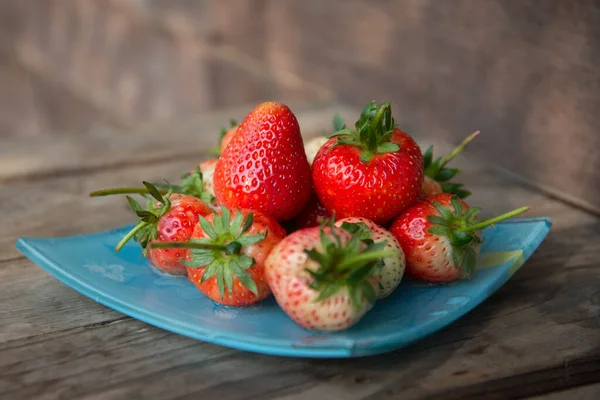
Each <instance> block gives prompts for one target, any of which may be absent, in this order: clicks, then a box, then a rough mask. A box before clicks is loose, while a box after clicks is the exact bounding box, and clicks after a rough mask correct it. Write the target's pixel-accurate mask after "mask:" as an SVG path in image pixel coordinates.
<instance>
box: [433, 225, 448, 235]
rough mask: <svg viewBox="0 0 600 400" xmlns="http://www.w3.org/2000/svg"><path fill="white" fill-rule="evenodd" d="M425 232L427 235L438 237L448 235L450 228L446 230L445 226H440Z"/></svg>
mask: <svg viewBox="0 0 600 400" xmlns="http://www.w3.org/2000/svg"><path fill="white" fill-rule="evenodd" d="M427 231H428V232H429V233H433V234H434V235H438V236H448V235H450V228H448V227H446V226H441V225H436V226H432V227H431V228H429V229H428V230H427Z"/></svg>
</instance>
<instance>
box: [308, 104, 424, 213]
mask: <svg viewBox="0 0 600 400" xmlns="http://www.w3.org/2000/svg"><path fill="white" fill-rule="evenodd" d="M312 168H313V169H312V174H313V182H314V185H315V191H316V193H317V195H318V197H319V200H320V201H321V203H322V204H323V206H325V208H326V209H327V211H328V212H329V213H331V214H334V213H335V215H336V217H338V218H347V217H364V218H367V219H370V220H372V221H373V222H375V223H377V224H379V225H383V224H385V223H386V222H387V221H389V220H391V219H392V218H394V217H395V216H397V215H398V214H400V213H401V212H402V211H403V210H404V209H406V208H407V207H409V206H411V205H412V204H413V203H414V202H415V201H416V200H417V197H418V195H419V191H420V189H421V184H422V181H423V156H422V155H421V151H420V149H419V146H418V145H417V144H416V143H415V141H414V140H413V139H412V138H411V137H410V136H409V135H408V134H406V133H404V132H402V131H401V130H400V129H398V128H396V126H395V122H394V119H393V118H392V113H391V108H390V103H384V104H382V105H377V104H375V103H374V102H371V103H369V104H368V105H367V106H366V107H365V109H364V110H363V111H362V113H361V117H360V119H359V120H358V121H357V122H356V131H353V130H350V129H347V128H345V129H342V130H340V131H338V132H336V133H334V134H333V135H332V138H331V139H330V140H329V141H328V142H327V143H326V144H325V145H324V146H323V147H321V150H319V152H318V153H317V156H316V158H315V160H314V162H313V167H312Z"/></svg>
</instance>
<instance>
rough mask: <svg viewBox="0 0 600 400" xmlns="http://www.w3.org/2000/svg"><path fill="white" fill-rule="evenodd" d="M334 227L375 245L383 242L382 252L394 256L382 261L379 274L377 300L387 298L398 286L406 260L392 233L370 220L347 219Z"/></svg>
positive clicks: (359, 218) (337, 222) (338, 222)
mask: <svg viewBox="0 0 600 400" xmlns="http://www.w3.org/2000/svg"><path fill="white" fill-rule="evenodd" d="M335 226H339V227H341V228H343V229H346V230H348V231H349V232H350V233H355V232H359V231H360V233H361V235H362V236H361V237H362V238H363V239H372V240H373V241H374V242H375V243H382V242H385V243H386V244H385V247H384V248H383V249H384V251H390V252H392V253H393V254H394V255H392V256H390V257H386V258H384V259H383V265H382V266H381V271H380V274H379V290H377V298H378V299H383V298H385V297H387V296H389V295H390V294H391V293H392V292H393V291H394V290H396V288H397V287H398V285H399V284H400V281H401V280H402V276H403V275H404V268H405V266H406V260H405V257H404V252H403V251H402V248H401V247H400V244H399V243H398V241H397V240H396V238H395V237H394V235H392V233H391V232H390V231H388V230H386V229H384V228H382V227H381V226H379V225H377V224H376V223H374V222H373V221H371V220H368V219H366V218H361V217H349V218H344V219H340V220H339V221H336V223H335Z"/></svg>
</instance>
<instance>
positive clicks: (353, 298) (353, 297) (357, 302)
mask: <svg viewBox="0 0 600 400" xmlns="http://www.w3.org/2000/svg"><path fill="white" fill-rule="evenodd" d="M348 294H350V302H351V303H352V307H354V309H356V310H360V308H361V307H362V293H361V291H360V290H359V288H358V287H356V286H350V287H348Z"/></svg>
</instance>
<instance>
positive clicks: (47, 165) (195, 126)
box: [0, 104, 357, 184]
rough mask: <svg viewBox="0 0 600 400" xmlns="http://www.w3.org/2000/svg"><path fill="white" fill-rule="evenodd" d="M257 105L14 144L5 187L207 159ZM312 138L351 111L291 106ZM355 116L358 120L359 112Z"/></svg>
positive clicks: (7, 150)
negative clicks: (223, 134) (228, 129)
mask: <svg viewBox="0 0 600 400" xmlns="http://www.w3.org/2000/svg"><path fill="white" fill-rule="evenodd" d="M253 107H254V105H247V106H244V107H238V108H234V109H227V110H222V111H218V112H211V113H205V114H200V115H198V116H197V117H194V118H189V119H185V120H183V121H169V122H167V123H164V124H148V125H146V126H143V125H142V126H138V127H137V128H135V129H132V130H131V131H128V132H124V131H121V130H116V129H115V130H110V129H92V130H90V131H87V132H84V133H82V134H81V135H77V136H74V135H68V134H65V135H51V136H49V135H46V136H42V137H39V138H36V139H35V140H32V139H31V138H27V137H16V138H10V139H8V140H5V141H3V143H2V147H1V148H0V184H2V183H5V184H6V183H15V182H19V181H22V180H39V179H44V178H47V177H52V176H58V175H82V174H87V173H90V172H93V171H94V170H98V169H114V170H121V169H122V168H124V167H127V166H135V165H150V164H153V163H158V162H164V161H169V160H175V159H187V160H194V159H197V158H199V157H203V156H206V152H207V150H208V149H210V148H212V147H214V146H215V145H216V144H217V141H218V135H219V131H220V128H221V126H223V125H227V124H228V123H229V119H230V118H234V119H236V120H237V121H240V120H241V119H242V118H243V117H244V116H245V115H246V114H247V113H248V112H249V111H250V110H251V109H252V108H253ZM290 108H292V110H293V111H294V113H295V114H296V116H297V118H298V121H299V123H300V126H301V129H302V131H303V132H305V133H306V134H305V136H306V137H310V136H311V135H315V134H317V133H318V132H321V131H323V130H330V129H331V120H332V117H333V115H334V114H335V113H336V112H338V111H339V112H341V113H343V114H344V115H352V114H349V111H348V110H353V111H354V109H349V108H347V107H343V106H335V105H333V106H332V105H330V104H327V105H315V104H298V105H294V104H291V105H290ZM354 115H357V114H356V112H355V111H354Z"/></svg>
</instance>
